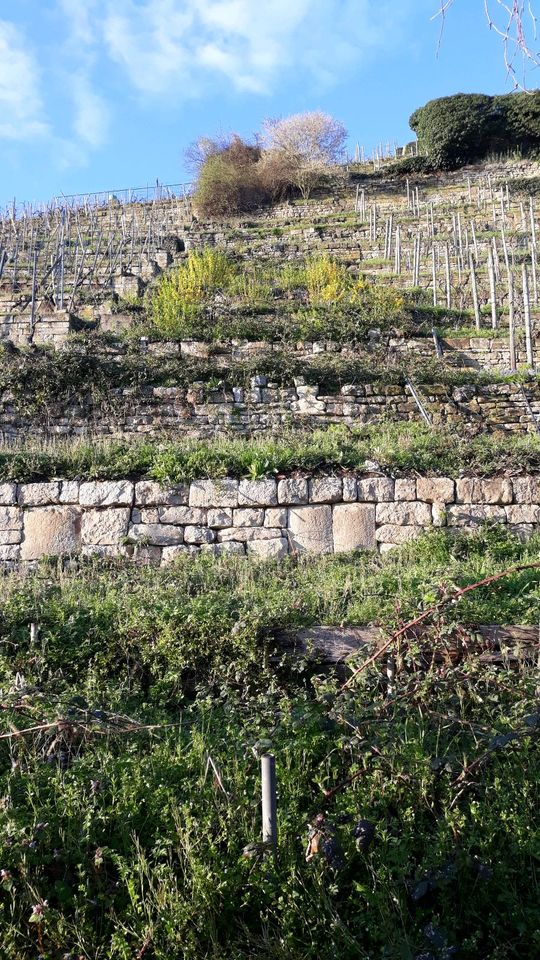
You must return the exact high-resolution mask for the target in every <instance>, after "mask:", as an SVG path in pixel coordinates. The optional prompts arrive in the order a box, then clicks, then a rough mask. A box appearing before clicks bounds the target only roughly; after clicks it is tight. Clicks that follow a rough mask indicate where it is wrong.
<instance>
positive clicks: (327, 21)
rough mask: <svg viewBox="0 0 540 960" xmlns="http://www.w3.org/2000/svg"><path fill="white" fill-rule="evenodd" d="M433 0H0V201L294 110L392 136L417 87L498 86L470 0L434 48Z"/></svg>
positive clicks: (359, 134)
mask: <svg viewBox="0 0 540 960" xmlns="http://www.w3.org/2000/svg"><path fill="white" fill-rule="evenodd" d="M439 2H440V0H17V3H16V4H15V3H14V2H13V0H9V2H8V0H0V205H3V204H5V203H7V202H8V201H10V200H12V199H13V197H16V198H17V199H18V200H21V201H22V200H47V199H49V198H50V197H52V196H54V195H56V194H59V193H61V192H63V193H66V194H70V193H79V192H85V191H93V190H109V189H115V188H121V187H129V186H140V185H142V184H146V183H148V182H150V183H152V182H154V181H155V180H156V178H158V179H159V180H160V181H161V182H162V183H174V182H178V181H182V180H186V179H188V178H189V174H188V172H187V171H186V169H185V166H184V161H183V150H184V148H185V147H186V146H187V145H188V144H189V143H190V141H192V140H194V139H195V138H196V137H197V136H199V135H201V134H204V135H212V134H215V133H220V132H221V133H224V132H228V131H231V130H234V131H237V132H239V133H240V134H242V135H245V136H249V135H250V134H251V133H253V132H254V131H255V130H257V129H258V128H259V126H260V123H261V121H262V120H263V119H264V118H265V117H276V116H284V115H287V114H290V113H296V112H299V111H304V110H310V109H322V110H325V111H327V112H329V113H332V114H333V115H334V116H336V117H338V118H339V119H340V120H342V121H343V122H344V123H345V125H346V127H347V129H348V130H349V132H350V136H351V143H352V144H354V142H356V141H359V142H360V143H363V144H365V145H366V147H368V148H369V147H371V146H373V145H374V144H376V143H378V142H380V141H384V142H386V141H388V140H397V141H398V142H400V143H401V142H405V141H406V140H408V139H409V138H410V131H409V128H408V117H409V115H410V113H411V112H412V111H413V110H414V109H415V108H416V107H418V106H420V105H421V104H423V103H424V102H426V101H427V100H429V99H432V98H433V97H438V96H443V95H446V94H450V93H455V92H458V91H465V92H471V91H475V92H486V93H494V92H504V91H506V90H510V89H511V83H510V82H509V81H508V80H507V77H506V74H505V68H504V61H503V51H502V45H501V41H500V38H498V37H497V36H496V34H495V33H494V32H493V31H490V30H489V29H488V26H487V23H486V19H485V13H484V0H454V3H453V6H452V7H451V9H450V10H449V12H448V16H447V19H446V25H445V30H444V35H443V38H442V44H441V47H440V52H439V55H438V56H437V44H438V38H439V32H440V23H439V22H437V21H433V20H432V19H431V17H432V16H433V14H434V13H435V12H436V8H437V6H438V4H439ZM491 2H492V3H493V4H494V5H495V6H494V9H496V3H497V0H491ZM535 3H536V0H533V6H534V4H535ZM528 82H529V85H531V86H534V85H535V74H534V72H533V73H532V74H531V75H530V76H529V80H528Z"/></svg>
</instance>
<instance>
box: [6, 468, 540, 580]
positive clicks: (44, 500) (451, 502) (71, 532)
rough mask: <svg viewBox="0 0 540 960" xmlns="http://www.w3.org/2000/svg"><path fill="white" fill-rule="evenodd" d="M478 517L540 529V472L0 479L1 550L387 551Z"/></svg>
mask: <svg viewBox="0 0 540 960" xmlns="http://www.w3.org/2000/svg"><path fill="white" fill-rule="evenodd" d="M485 521H494V522H497V523H502V524H505V525H506V526H508V527H509V528H510V529H511V530H512V531H513V532H515V533H517V534H518V535H519V536H521V537H528V536H530V535H531V534H532V533H533V532H535V531H538V530H539V529H540V477H536V476H520V477H514V478H512V479H508V478H504V477H496V478H494V479H490V480H478V479H474V478H465V479H459V480H453V479H452V478H450V477H439V478H430V477H419V478H417V479H394V478H393V477H391V476H389V475H382V474H378V475H373V476H365V475H362V476H354V475H346V476H320V477H314V478H308V477H301V476H298V477H290V478H288V479H281V480H277V479H262V480H240V481H239V480H235V479H232V478H225V479H222V480H197V481H194V482H192V483H191V484H179V485H176V486H174V487H170V488H168V489H165V488H163V487H161V486H160V485H159V484H157V483H154V482H151V481H146V480H145V481H141V482H139V483H133V482H131V481H128V480H118V481H111V482H78V481H73V480H54V481H51V482H49V483H25V484H13V483H3V484H0V561H2V562H3V563H4V565H5V564H9V565H13V564H16V563H18V562H20V561H22V562H25V563H27V562H32V561H36V560H39V558H40V557H43V556H47V555H65V554H83V555H92V554H96V555H100V556H117V555H128V556H132V557H134V559H136V560H138V561H139V562H156V563H167V562H169V561H170V560H172V559H173V558H174V557H176V556H177V555H179V554H195V553H197V552H199V551H201V550H203V551H210V552H212V553H216V554H221V553H227V554H231V553H232V554H239V555H245V554H247V555H248V556H253V557H260V558H282V557H285V556H286V555H287V554H291V553H300V554H302V553H342V552H348V551H352V550H357V549H361V548H362V549H370V550H375V549H378V550H379V551H381V552H386V551H388V550H390V549H392V548H393V547H395V546H396V545H398V544H401V543H405V542H406V541H408V540H411V539H414V538H415V537H417V536H418V535H419V534H421V533H422V532H423V531H425V530H428V529H430V528H432V527H449V528H463V529H468V530H471V529H473V528H475V527H477V526H478V525H479V524H481V523H483V522H485Z"/></svg>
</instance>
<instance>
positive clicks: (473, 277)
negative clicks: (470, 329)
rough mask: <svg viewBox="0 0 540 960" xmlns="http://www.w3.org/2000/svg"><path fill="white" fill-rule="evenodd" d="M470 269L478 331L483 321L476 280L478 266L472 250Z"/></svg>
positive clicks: (470, 253) (470, 251) (470, 252)
mask: <svg viewBox="0 0 540 960" xmlns="http://www.w3.org/2000/svg"><path fill="white" fill-rule="evenodd" d="M469 267H470V271H471V290H472V298H473V307H474V323H475V326H476V329H477V330H480V327H481V325H482V324H481V319H480V304H479V301H478V283H477V280H476V266H475V263H474V256H473V252H472V250H469Z"/></svg>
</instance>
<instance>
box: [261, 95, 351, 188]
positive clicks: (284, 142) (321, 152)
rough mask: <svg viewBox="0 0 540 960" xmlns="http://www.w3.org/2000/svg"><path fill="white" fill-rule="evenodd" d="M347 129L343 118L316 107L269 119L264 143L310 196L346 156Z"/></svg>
mask: <svg viewBox="0 0 540 960" xmlns="http://www.w3.org/2000/svg"><path fill="white" fill-rule="evenodd" d="M346 138H347V131H346V129H345V127H344V126H343V124H342V123H340V122H339V120H335V119H334V118H333V117H331V116H329V115H328V114H327V113H323V112H322V111H320V110H315V111H312V112H310V113H297V114H294V115H293V116H291V117H286V118H285V119H283V120H265V121H264V123H263V126H262V134H261V143H262V146H263V149H264V150H265V151H266V152H267V154H270V155H272V154H273V155H274V156H275V157H276V159H277V160H279V161H280V162H281V163H282V165H283V167H286V169H287V170H288V171H289V172H290V177H291V181H292V182H293V183H294V185H295V186H296V187H297V188H298V190H299V191H300V193H301V195H302V197H303V198H304V199H308V198H309V197H310V196H311V194H312V192H313V190H314V189H315V187H316V186H317V184H318V183H320V181H321V178H322V177H323V176H324V174H325V173H326V172H327V170H328V167H331V166H333V165H334V164H336V163H339V162H340V161H341V160H342V159H343V150H344V145H345V140H346Z"/></svg>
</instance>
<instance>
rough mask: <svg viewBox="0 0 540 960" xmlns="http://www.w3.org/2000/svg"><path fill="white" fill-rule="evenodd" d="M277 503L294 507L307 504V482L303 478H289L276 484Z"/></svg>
mask: <svg viewBox="0 0 540 960" xmlns="http://www.w3.org/2000/svg"><path fill="white" fill-rule="evenodd" d="M278 501H279V503H283V504H287V505H289V504H291V505H296V504H298V503H307V502H308V482H307V480H306V479H305V477H289V478H288V479H287V480H280V481H279V483H278Z"/></svg>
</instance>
